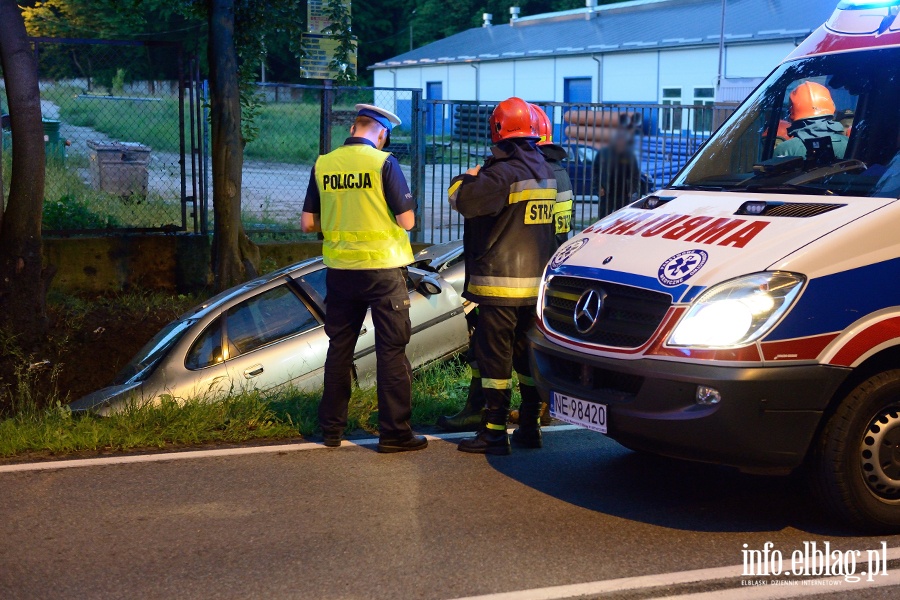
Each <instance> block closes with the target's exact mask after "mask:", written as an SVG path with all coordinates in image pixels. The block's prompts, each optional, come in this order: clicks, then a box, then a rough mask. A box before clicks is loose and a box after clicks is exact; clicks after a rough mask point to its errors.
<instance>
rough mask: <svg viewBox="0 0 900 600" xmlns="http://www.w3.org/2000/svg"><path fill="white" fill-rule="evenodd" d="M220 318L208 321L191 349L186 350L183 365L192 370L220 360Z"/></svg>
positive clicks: (222, 355) (221, 359)
mask: <svg viewBox="0 0 900 600" xmlns="http://www.w3.org/2000/svg"><path fill="white" fill-rule="evenodd" d="M224 359H225V355H224V354H223V353H222V319H221V318H219V319H216V320H215V321H213V322H212V323H210V324H209V325H208V326H207V327H206V329H205V330H203V333H201V334H200V337H198V338H197V341H195V342H194V345H193V346H191V349H190V350H189V351H188V354H187V358H186V359H185V361H184V366H185V367H187V368H188V369H191V370H192V371H196V370H197V369H202V368H204V367H208V366H210V365H215V364H218V363H220V362H222V361H223V360H224Z"/></svg>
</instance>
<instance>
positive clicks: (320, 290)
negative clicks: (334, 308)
mask: <svg viewBox="0 0 900 600" xmlns="http://www.w3.org/2000/svg"><path fill="white" fill-rule="evenodd" d="M327 273H328V269H318V270H317V271H312V272H310V273H307V274H306V275H304V276H303V277H300V279H299V281H300V282H301V283H303V284H305V285H306V286H307V288H306V289H307V293H311V295H312V296H313V298H314V300H316V301H317V302H319V303H321V304H323V305H324V304H325V296H326V295H327V286H326V285H325V276H326V274H327Z"/></svg>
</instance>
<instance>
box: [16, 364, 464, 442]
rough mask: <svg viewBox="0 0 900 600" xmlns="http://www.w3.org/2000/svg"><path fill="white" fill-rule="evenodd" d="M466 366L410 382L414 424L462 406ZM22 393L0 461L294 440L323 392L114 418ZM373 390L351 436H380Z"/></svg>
mask: <svg viewBox="0 0 900 600" xmlns="http://www.w3.org/2000/svg"><path fill="white" fill-rule="evenodd" d="M469 375H470V373H469V369H468V366H466V365H465V364H463V363H461V362H460V361H452V362H448V363H444V364H437V365H433V366H431V367H428V368H425V369H422V370H420V371H418V372H417V373H416V375H415V378H414V381H413V416H412V422H413V425H414V427H423V426H424V427H427V426H430V425H433V424H434V422H435V420H436V419H437V417H438V416H439V415H442V414H451V413H453V412H456V411H457V410H459V409H460V408H461V407H462V405H463V404H464V403H465V397H466V392H467V386H468V379H469ZM21 392H22V391H21V390H20V391H19V396H18V402H16V403H15V404H14V406H15V412H14V414H12V416H9V417H7V418H5V419H3V420H0V457H7V458H8V457H13V456H17V455H22V454H36V455H38V456H47V455H62V454H70V453H75V452H84V451H93V452H121V451H129V450H144V449H161V448H169V447H183V446H190V445H197V444H210V443H240V442H248V441H252V440H260V439H266V440H274V439H289V438H296V437H299V436H305V435H309V434H312V433H314V432H315V431H316V428H317V425H316V410H317V406H318V401H319V394H309V393H300V392H297V391H294V390H285V391H280V392H277V393H273V394H270V395H266V394H262V393H259V392H250V393H244V394H241V395H236V396H233V397H229V398H226V399H224V400H222V401H218V402H204V401H200V400H192V401H188V402H185V403H177V402H175V401H174V400H172V399H171V398H165V397H164V398H162V399H161V400H160V402H159V403H157V404H155V405H153V406H145V407H140V408H130V409H128V410H125V411H123V412H121V413H118V414H115V415H113V416H110V417H96V416H92V415H73V414H72V413H71V411H69V409H68V408H67V407H66V406H65V405H64V404H61V403H60V402H58V401H57V402H56V403H55V404H54V405H52V406H48V407H44V408H38V404H37V402H36V400H35V398H33V397H31V396H30V395H28V394H24V395H23V394H22V393H21ZM377 424H378V406H377V397H376V392H375V390H374V389H365V390H360V389H357V390H355V391H354V393H353V397H352V399H351V402H350V412H349V422H348V430H349V431H365V432H368V433H372V434H375V433H377Z"/></svg>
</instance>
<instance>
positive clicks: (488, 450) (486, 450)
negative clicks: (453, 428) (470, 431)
mask: <svg viewBox="0 0 900 600" xmlns="http://www.w3.org/2000/svg"><path fill="white" fill-rule="evenodd" d="M490 427H491V426H490V424H488V425H486V426H485V427H484V428H483V429H480V430H479V431H478V434H477V435H476V436H475V437H471V438H465V439H463V440H461V441H460V442H459V445H458V446H457V447H456V449H457V450H459V451H460V452H468V453H469V454H490V455H492V456H505V455H507V454H511V453H512V450H511V449H510V447H509V436H507V435H506V426H505V425H498V426H497V427H500V429H491V428H490Z"/></svg>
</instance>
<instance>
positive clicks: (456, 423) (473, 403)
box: [437, 377, 484, 431]
mask: <svg viewBox="0 0 900 600" xmlns="http://www.w3.org/2000/svg"><path fill="white" fill-rule="evenodd" d="M483 413H484V395H483V394H482V393H481V378H480V377H473V378H472V383H470V384H469V397H468V398H466V405H465V406H464V407H463V409H462V410H461V411H459V412H458V413H456V414H455V415H452V416H443V417H438V420H437V426H438V428H440V429H443V430H444V431H478V428H479V427H481V421H482V417H483Z"/></svg>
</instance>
